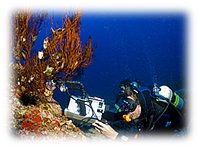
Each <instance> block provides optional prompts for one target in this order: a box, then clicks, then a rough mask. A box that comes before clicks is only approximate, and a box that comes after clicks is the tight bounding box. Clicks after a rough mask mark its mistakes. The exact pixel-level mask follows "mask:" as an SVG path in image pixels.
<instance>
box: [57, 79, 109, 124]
mask: <svg viewBox="0 0 200 148" xmlns="http://www.w3.org/2000/svg"><path fill="white" fill-rule="evenodd" d="M59 83H60V84H61V85H60V91H61V92H66V93H67V94H68V96H69V99H68V105H67V107H66V108H65V109H64V115H65V116H67V117H68V118H70V119H73V120H75V121H76V122H77V123H79V122H82V123H84V124H86V125H88V124H92V123H93V122H94V121H96V120H102V114H103V113H104V112H105V111H106V110H108V109H109V106H108V105H106V104H105V101H104V99H102V98H98V97H91V96H89V95H88V94H87V93H86V91H85V89H84V86H83V84H82V83H80V82H78V81H60V82H59ZM71 90H73V91H74V90H75V91H77V90H78V91H79V92H81V95H80V94H75V93H72V91H71Z"/></svg>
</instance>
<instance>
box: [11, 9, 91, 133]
mask: <svg viewBox="0 0 200 148" xmlns="http://www.w3.org/2000/svg"><path fill="white" fill-rule="evenodd" d="M80 18H81V14H80V13H79V12H76V13H74V15H72V16H69V15H66V16H65V17H63V23H62V26H61V27H60V28H59V27H57V28H53V27H51V28H49V29H50V30H51V34H50V35H47V36H46V37H45V38H44V41H43V45H42V47H41V49H40V50H33V46H34V44H35V43H36V40H37V37H38V35H39V33H40V31H41V26H42V24H43V22H45V21H47V13H46V12H40V13H34V12H31V11H25V12H22V11H20V12H15V13H14V15H13V36H12V37H13V42H12V58H13V59H12V60H11V71H12V75H11V90H12V93H11V102H12V103H11V109H12V112H13V118H12V127H13V128H14V129H15V130H16V131H17V133H18V134H21V135H23V134H25V135H27V134H33V133H34V134H36V135H41V134H42V135H52V134H54V135H70V133H72V131H74V132H76V133H77V134H78V135H79V136H80V135H81V136H83V133H82V132H81V131H80V129H78V128H77V127H75V126H74V125H73V123H71V122H70V121H69V120H68V119H67V118H66V117H64V116H63V115H62V110H61V107H60V105H59V104H58V103H57V102H56V101H55V100H54V99H53V97H52V96H53V90H54V89H55V88H54V87H55V85H54V82H53V80H54V79H56V78H58V77H59V78H64V79H72V78H73V77H74V76H76V75H78V74H79V72H80V71H82V70H83V68H85V67H87V66H88V65H89V64H90V63H91V62H92V54H93V50H94V48H93V47H92V39H91V37H89V38H88V40H87V42H86V44H85V45H84V46H83V45H82V44H81V39H80ZM50 20H51V22H53V21H52V20H53V17H51V16H50ZM77 134H75V135H77Z"/></svg>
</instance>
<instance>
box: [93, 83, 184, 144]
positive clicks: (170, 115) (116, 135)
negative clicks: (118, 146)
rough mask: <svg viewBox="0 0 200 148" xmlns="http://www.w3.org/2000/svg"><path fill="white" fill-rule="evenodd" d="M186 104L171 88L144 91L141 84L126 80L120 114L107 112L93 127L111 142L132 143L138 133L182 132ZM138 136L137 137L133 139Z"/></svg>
mask: <svg viewBox="0 0 200 148" xmlns="http://www.w3.org/2000/svg"><path fill="white" fill-rule="evenodd" d="M184 106H185V105H184V101H183V99H182V98H181V97H180V96H179V95H178V94H177V93H176V92H173V91H172V90H171V89H170V88H169V87H168V86H161V87H158V86H157V85H156V84H154V86H153V87H150V88H149V87H142V86H141V85H140V82H138V81H133V82H132V81H131V80H123V81H121V83H120V92H119V94H118V95H117V99H116V102H115V107H116V109H117V112H113V111H105V112H104V113H103V115H102V119H103V120H105V121H107V122H101V121H98V120H96V121H95V122H94V123H93V126H94V127H95V129H96V130H97V131H99V132H100V133H102V134H103V135H105V136H107V137H109V138H111V139H122V140H128V139H129V138H131V137H132V138H134V137H137V136H138V133H140V134H141V133H146V134H147V133H152V132H153V133H155V132H160V131H174V130H181V129H182V128H183V127H184V123H183V114H184ZM133 135H134V136H133Z"/></svg>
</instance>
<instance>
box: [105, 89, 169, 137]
mask: <svg viewBox="0 0 200 148" xmlns="http://www.w3.org/2000/svg"><path fill="white" fill-rule="evenodd" d="M136 95H137V98H138V99H139V103H140V105H141V115H140V117H139V118H138V119H136V120H134V121H131V122H126V121H125V120H124V119H123V117H122V116H123V115H124V114H125V112H118V113H114V112H111V111H107V112H105V113H104V114H103V116H102V118H103V119H105V120H107V121H108V122H109V124H110V125H111V126H112V127H113V128H114V129H115V130H116V131H118V132H119V133H121V134H131V133H134V132H136V131H137V130H138V129H142V131H144V132H145V131H150V130H151V129H153V128H154V127H159V128H163V127H165V124H166V122H167V120H169V117H168V116H166V117H165V112H166V111H165V109H166V108H165V107H166V104H165V103H160V102H157V101H155V98H154V97H153V96H152V95H151V92H150V90H149V89H147V88H146V89H144V90H143V91H142V92H139V93H138V94H136ZM158 121H159V122H158Z"/></svg>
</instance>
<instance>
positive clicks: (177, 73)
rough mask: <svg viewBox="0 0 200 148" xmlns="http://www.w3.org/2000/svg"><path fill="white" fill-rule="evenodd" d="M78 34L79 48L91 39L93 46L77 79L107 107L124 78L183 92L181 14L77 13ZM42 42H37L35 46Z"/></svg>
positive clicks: (183, 27) (61, 97)
mask: <svg viewBox="0 0 200 148" xmlns="http://www.w3.org/2000/svg"><path fill="white" fill-rule="evenodd" d="M58 20H59V16H57V17H55V21H58ZM58 24H59V23H58ZM46 30H47V29H46ZM80 33H81V39H82V43H83V44H84V43H85V42H86V40H87V38H88V36H89V35H91V37H92V40H93V43H94V44H97V45H98V47H97V49H96V50H95V51H94V57H93V62H92V64H91V65H90V66H89V67H87V68H86V69H85V71H84V73H83V75H82V77H81V78H80V81H81V82H82V83H83V84H84V86H85V89H86V91H87V92H88V94H89V95H91V96H97V97H101V98H104V99H105V100H106V103H107V104H110V105H111V104H112V103H114V101H115V96H116V94H117V92H118V85H119V83H120V81H121V80H123V79H126V78H129V79H132V80H135V79H137V80H140V81H141V82H142V85H152V84H153V83H154V82H156V83H157V84H158V85H163V84H165V85H168V86H170V87H171V88H172V89H174V90H178V89H182V88H184V87H185V66H186V55H185V53H186V52H185V51H186V49H185V48H186V17H185V15H184V14H156V13H155V14H148V13H145V14H134V13H122V14H120V13H109V14H103V13H83V16H82V18H81V32H80ZM44 37H45V34H42V35H40V36H39V38H40V39H39V40H40V42H41V43H42V42H43V39H42V38H44ZM55 99H56V100H57V101H58V102H59V103H60V104H61V106H62V107H63V108H64V107H65V103H66V99H65V96H64V94H63V93H60V92H59V91H58V90H56V94H55Z"/></svg>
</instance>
